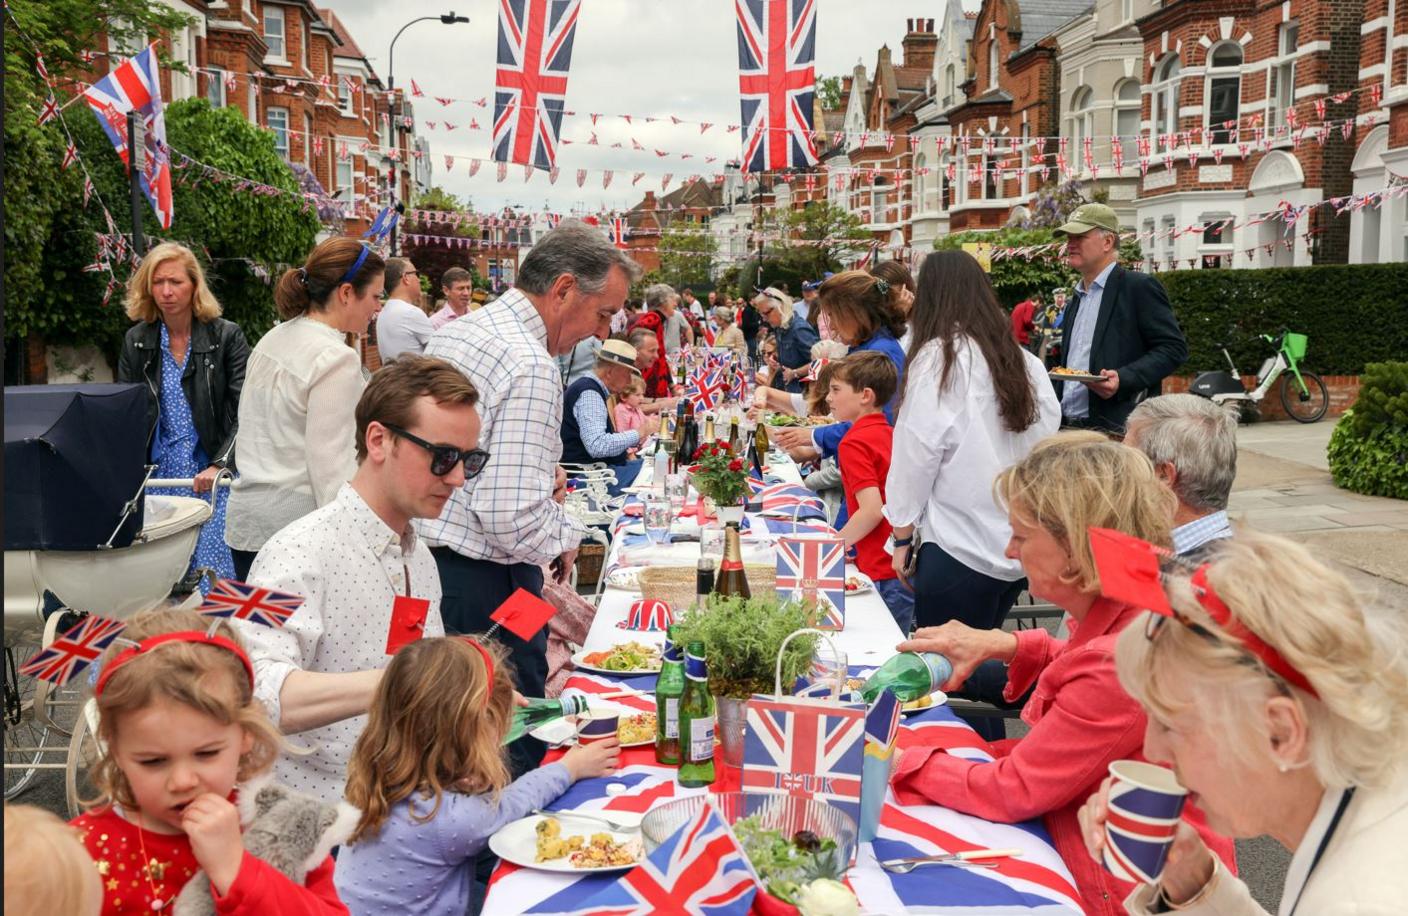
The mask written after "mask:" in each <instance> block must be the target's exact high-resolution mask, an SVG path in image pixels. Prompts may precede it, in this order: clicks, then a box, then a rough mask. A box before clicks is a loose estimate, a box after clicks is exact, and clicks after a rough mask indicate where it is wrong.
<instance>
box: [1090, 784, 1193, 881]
mask: <svg viewBox="0 0 1408 916" xmlns="http://www.w3.org/2000/svg"><path fill="white" fill-rule="evenodd" d="M1110 775H1111V776H1113V777H1114V782H1112V783H1111V784H1110V808H1109V812H1108V814H1107V815H1106V818H1105V867H1106V868H1107V869H1109V870H1110V873H1111V874H1113V875H1114V876H1115V877H1117V878H1120V879H1122V880H1125V881H1132V882H1134V883H1135V884H1153V883H1154V882H1155V881H1157V880H1158V877H1159V875H1160V874H1161V873H1162V872H1163V870H1164V860H1165V859H1167V858H1168V849H1169V847H1170V846H1171V845H1173V836H1174V834H1175V833H1176V832H1177V831H1178V818H1179V815H1181V814H1182V813H1183V803H1184V802H1185V801H1186V800H1187V798H1188V790H1187V789H1185V788H1183V787H1182V786H1180V785H1179V784H1178V780H1177V779H1176V778H1175V777H1174V775H1173V771H1172V770H1168V769H1165V768H1164V767H1160V766H1154V765H1153V764H1152V763H1141V762H1139V761H1136V760H1116V761H1114V762H1113V763H1111V764H1110Z"/></svg>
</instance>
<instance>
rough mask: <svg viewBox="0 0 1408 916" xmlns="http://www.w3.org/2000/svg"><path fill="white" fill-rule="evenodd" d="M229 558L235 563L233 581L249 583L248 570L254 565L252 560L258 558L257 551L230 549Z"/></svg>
mask: <svg viewBox="0 0 1408 916" xmlns="http://www.w3.org/2000/svg"><path fill="white" fill-rule="evenodd" d="M230 556H231V557H232V558H233V559H234V561H235V579H236V580H238V581H240V582H248V581H249V569H250V567H251V566H253V565H254V558H255V557H257V556H259V551H257V550H236V549H235V548H233V547H231V548H230Z"/></svg>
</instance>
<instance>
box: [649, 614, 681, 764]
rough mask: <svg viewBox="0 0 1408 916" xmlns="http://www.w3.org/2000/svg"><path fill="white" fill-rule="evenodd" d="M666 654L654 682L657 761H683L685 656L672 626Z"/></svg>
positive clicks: (668, 632) (666, 645)
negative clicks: (681, 725) (682, 715)
mask: <svg viewBox="0 0 1408 916" xmlns="http://www.w3.org/2000/svg"><path fill="white" fill-rule="evenodd" d="M665 633H666V636H665V653H664V656H663V659H662V664H661V666H660V677H659V678H658V679H657V680H656V682H655V760H656V762H658V763H668V764H674V765H678V764H679V763H680V762H681V761H680V699H681V698H682V697H683V696H684V652H683V651H682V649H681V647H680V646H679V645H678V644H677V643H676V642H675V627H674V625H673V624H671V626H670V627H669V629H667V630H666V631H665Z"/></svg>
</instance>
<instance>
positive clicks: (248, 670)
mask: <svg viewBox="0 0 1408 916" xmlns="http://www.w3.org/2000/svg"><path fill="white" fill-rule="evenodd" d="M169 642H189V643H195V644H197V645H206V646H215V647H216V648H220V649H224V650H225V651H227V652H233V653H234V654H235V658H238V659H239V660H240V664H242V665H244V671H245V674H247V675H249V689H250V690H253V689H254V665H252V664H251V663H250V661H249V656H248V655H246V654H245V653H244V650H243V649H241V648H240V647H239V646H237V645H235V643H234V641H233V640H231V639H227V638H225V637H224V636H212V635H208V634H206V633H201V632H198V631H195V630H180V631H177V632H175V633H162V634H160V635H158V636H149V637H147V638H146V639H144V640H142V641H141V642H139V643H138V644H137V645H135V646H130V647H128V648H126V649H123V650H122V651H121V652H119V653H117V655H115V656H114V657H113V659H112V660H111V661H109V662H108V663H107V664H106V665H104V666H103V670H102V672H101V673H100V674H99V675H98V683H97V684H96V685H94V687H93V695H94V696H101V695H102V692H103V688H104V687H106V686H107V683H108V681H110V680H112V676H113V675H114V674H116V673H117V669H119V668H121V667H122V666H123V665H125V664H127V663H128V662H130V661H132V660H133V659H134V658H137V657H139V656H140V655H141V654H142V653H144V652H150V651H151V650H152V649H155V648H156V647H157V646H161V645H165V644H166V643H169Z"/></svg>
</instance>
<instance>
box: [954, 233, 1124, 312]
mask: <svg viewBox="0 0 1408 916" xmlns="http://www.w3.org/2000/svg"><path fill="white" fill-rule="evenodd" d="M1055 241H1057V239H1056V236H1055V235H1053V234H1052V232H1051V230H1050V229H1001V230H998V231H996V232H981V231H974V232H956V233H953V234H951V235H945V236H942V237H940V238H938V239H935V240H934V247H935V248H936V249H939V250H940V251H943V250H948V249H954V248H957V249H962V247H963V245H964V243H965V242H985V243H988V244H990V245H993V246H995V247H998V248H1028V247H1036V246H1041V245H1049V244H1051V243H1052V242H1055ZM1140 257H1141V255H1140V253H1139V242H1138V240H1137V239H1135V238H1134V237H1133V236H1131V237H1130V238H1128V239H1126V240H1125V241H1124V242H1122V243H1121V244H1120V262H1121V263H1123V264H1130V263H1133V262H1135V261H1138V260H1139V259H1140ZM989 279H991V280H992V285H993V289H994V290H996V292H997V298H998V301H1000V302H1001V303H1002V304H1003V305H1004V306H1006V307H1008V308H1011V307H1012V306H1014V305H1016V304H1017V303H1018V302H1021V301H1022V300H1023V299H1027V298H1030V297H1031V296H1037V295H1039V296H1041V298H1042V300H1043V301H1045V302H1050V301H1051V292H1052V290H1055V289H1057V288H1064V289H1070V288H1071V287H1073V286H1074V285H1075V283H1076V280H1077V279H1079V276H1078V275H1077V274H1076V272H1075V271H1074V270H1072V269H1071V268H1070V267H1068V266H1067V265H1066V259H1065V258H1064V257H1063V256H1062V255H1061V253H1060V252H1059V251H1052V252H1044V253H1041V254H1037V255H1035V256H1033V257H1030V258H1027V257H1023V256H1021V255H1013V256H1010V257H1005V258H1002V259H1000V260H994V261H993V262H992V273H991V274H989Z"/></svg>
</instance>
